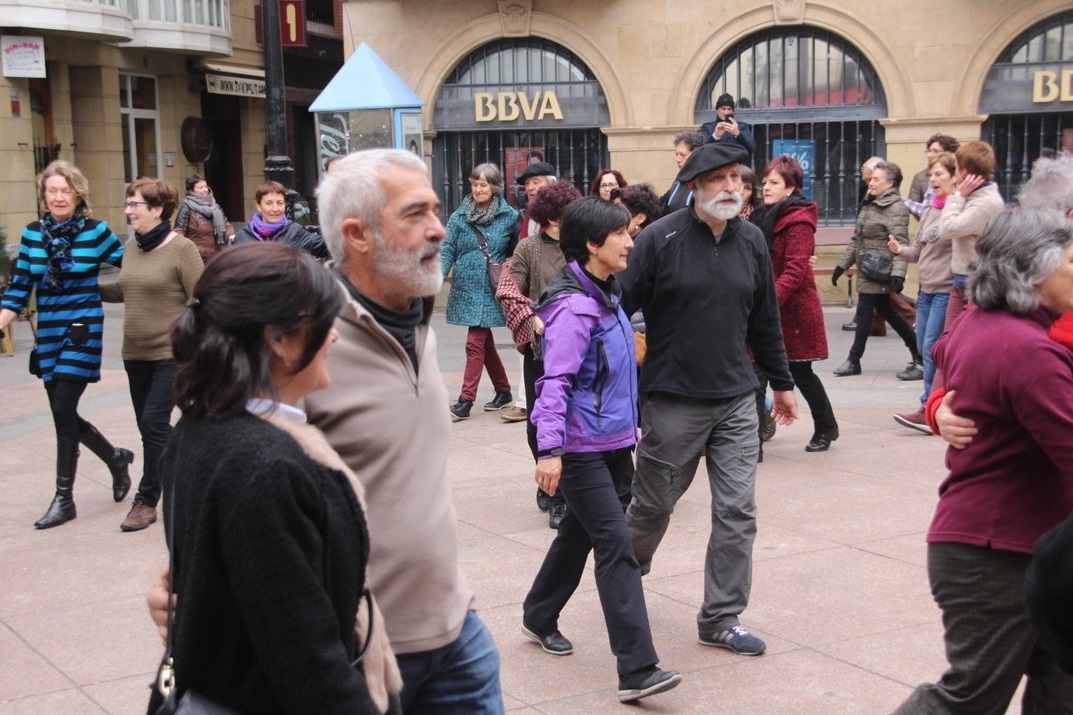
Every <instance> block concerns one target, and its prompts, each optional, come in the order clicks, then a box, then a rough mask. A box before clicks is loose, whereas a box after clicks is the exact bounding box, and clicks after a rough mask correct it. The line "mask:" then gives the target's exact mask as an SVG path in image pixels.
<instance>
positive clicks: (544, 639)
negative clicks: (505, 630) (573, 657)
mask: <svg viewBox="0 0 1073 715" xmlns="http://www.w3.org/2000/svg"><path fill="white" fill-rule="evenodd" d="M522 633H524V634H525V637H526V638H528V639H529V640H531V641H535V642H537V643H539V644H540V647H541V648H543V649H544V652H545V653H547V654H549V655H570V654H571V653H573V652H574V644H573V643H571V642H570V641H568V640H567V639H566V636H564V635H563V634H562V633H560V632H559V631H558V629H556V630H554V631H552V632H551V633H549V634H548V635H546V636H541V635H537V632H536V631H535V630H533V629H532V628H530V627H529V626H527V625H525V621H522Z"/></svg>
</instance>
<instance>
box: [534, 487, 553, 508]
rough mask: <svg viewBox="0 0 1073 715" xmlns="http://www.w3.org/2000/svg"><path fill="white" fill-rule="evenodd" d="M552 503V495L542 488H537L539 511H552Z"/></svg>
mask: <svg viewBox="0 0 1073 715" xmlns="http://www.w3.org/2000/svg"><path fill="white" fill-rule="evenodd" d="M551 501H552V497H551V495H549V494H548V493H547V492H546V491H544V490H543V489H541V488H540V487H537V509H540V511H547V510H548V509H551Z"/></svg>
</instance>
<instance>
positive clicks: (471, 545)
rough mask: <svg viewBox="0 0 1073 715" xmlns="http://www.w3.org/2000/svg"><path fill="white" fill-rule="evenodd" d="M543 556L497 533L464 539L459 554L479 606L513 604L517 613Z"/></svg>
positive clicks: (541, 553)
mask: <svg viewBox="0 0 1073 715" xmlns="http://www.w3.org/2000/svg"><path fill="white" fill-rule="evenodd" d="M549 531H550V529H549ZM543 558H544V552H542V551H537V550H535V549H533V548H531V547H529V546H526V545H525V544H521V543H518V542H517V541H512V540H510V539H504V538H500V537H492V538H488V539H484V540H482V541H471V542H467V543H465V544H463V545H462V546H461V548H460V554H459V559H460V561H461V563H462V569H463V570H464V571H465V572H466V577H467V578H468V579H469V584H470V586H471V587H472V588H473V591H474V592H475V593H476V594H477V607H478V608H479V609H482V610H483V609H485V608H495V607H498V606H503V605H510V604H514V605H515V606H517V608H518V612H519V613H521V603H522V600H523V599H524V598H525V594H526V593H527V592H528V591H529V586H530V584H531V583H532V581H533V577H534V576H535V575H536V572H537V569H538V568H539V567H540V563H541V561H542V560H543Z"/></svg>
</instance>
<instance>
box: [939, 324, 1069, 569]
mask: <svg viewBox="0 0 1073 715" xmlns="http://www.w3.org/2000/svg"><path fill="white" fill-rule="evenodd" d="M1054 318H1055V315H1054V314H1053V313H1051V312H1049V311H1047V310H1046V309H1044V308H1041V309H1039V310H1037V311H1035V312H1033V313H1030V314H1029V315H1025V316H1016V315H1012V314H1010V313H1008V312H1005V311H995V312H988V311H983V310H980V309H979V308H977V307H975V306H970V307H969V308H968V309H967V310H966V311H965V313H964V314H963V315H962V317H961V319H960V320H959V321H958V322H957V323H955V325H954V327H953V329H952V330H951V331H949V332H947V333H946V334H945V335H943V337H942V338H940V340H939V341H938V342H937V343H936V346H935V351H934V356H935V359H936V364H937V365H938V366H939V369H940V370H941V371H942V374H943V382H944V387H945V388H946V389H947V390H948V391H949V390H956V391H957V396H956V398H955V409H956V411H957V413H958V414H959V415H963V416H965V417H969V418H970V419H972V420H974V421H975V422H976V427H977V428H978V429H979V433H978V434H977V435H976V436H975V437H974V438H973V441H972V443H971V444H970V445H969V446H968V447H966V448H965V449H963V450H957V449H953V448H950V449H948V450H947V452H946V466H947V467H948V468H949V470H950V473H949V474H948V475H947V477H946V479H945V480H944V481H943V483H942V484H941V485H940V487H939V504H938V506H937V507H936V510H935V517H934V518H933V519H932V523H931V528H930V529H929V531H928V542H929V543H941V542H954V543H961V544H971V545H975V546H984V547H989V548H993V549H1001V550H1004V551H1013V552H1017V553H1023V554H1031V553H1032V550H1033V544H1034V543H1035V541H1036V539H1037V538H1039V537H1040V536H1041V535H1042V534H1043V533H1044V532H1045V531H1047V530H1049V529H1050V528H1051V527H1053V526H1055V525H1056V524H1058V522H1060V521H1062V520H1063V519H1065V518H1066V517H1068V516H1069V515H1070V512H1071V511H1073V352H1070V350H1069V349H1068V348H1066V347H1064V346H1062V345H1060V344H1058V343H1056V342H1055V341H1053V340H1052V339H1051V338H1049V337H1048V335H1047V329H1048V328H1049V327H1050V325H1051V323H1052V322H1054Z"/></svg>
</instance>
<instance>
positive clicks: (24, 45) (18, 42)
mask: <svg viewBox="0 0 1073 715" xmlns="http://www.w3.org/2000/svg"><path fill="white" fill-rule="evenodd" d="M0 55H3V58H4V59H3V68H4V76H5V77H45V76H46V75H45V38H43V37H34V36H31V35H2V36H0Z"/></svg>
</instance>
